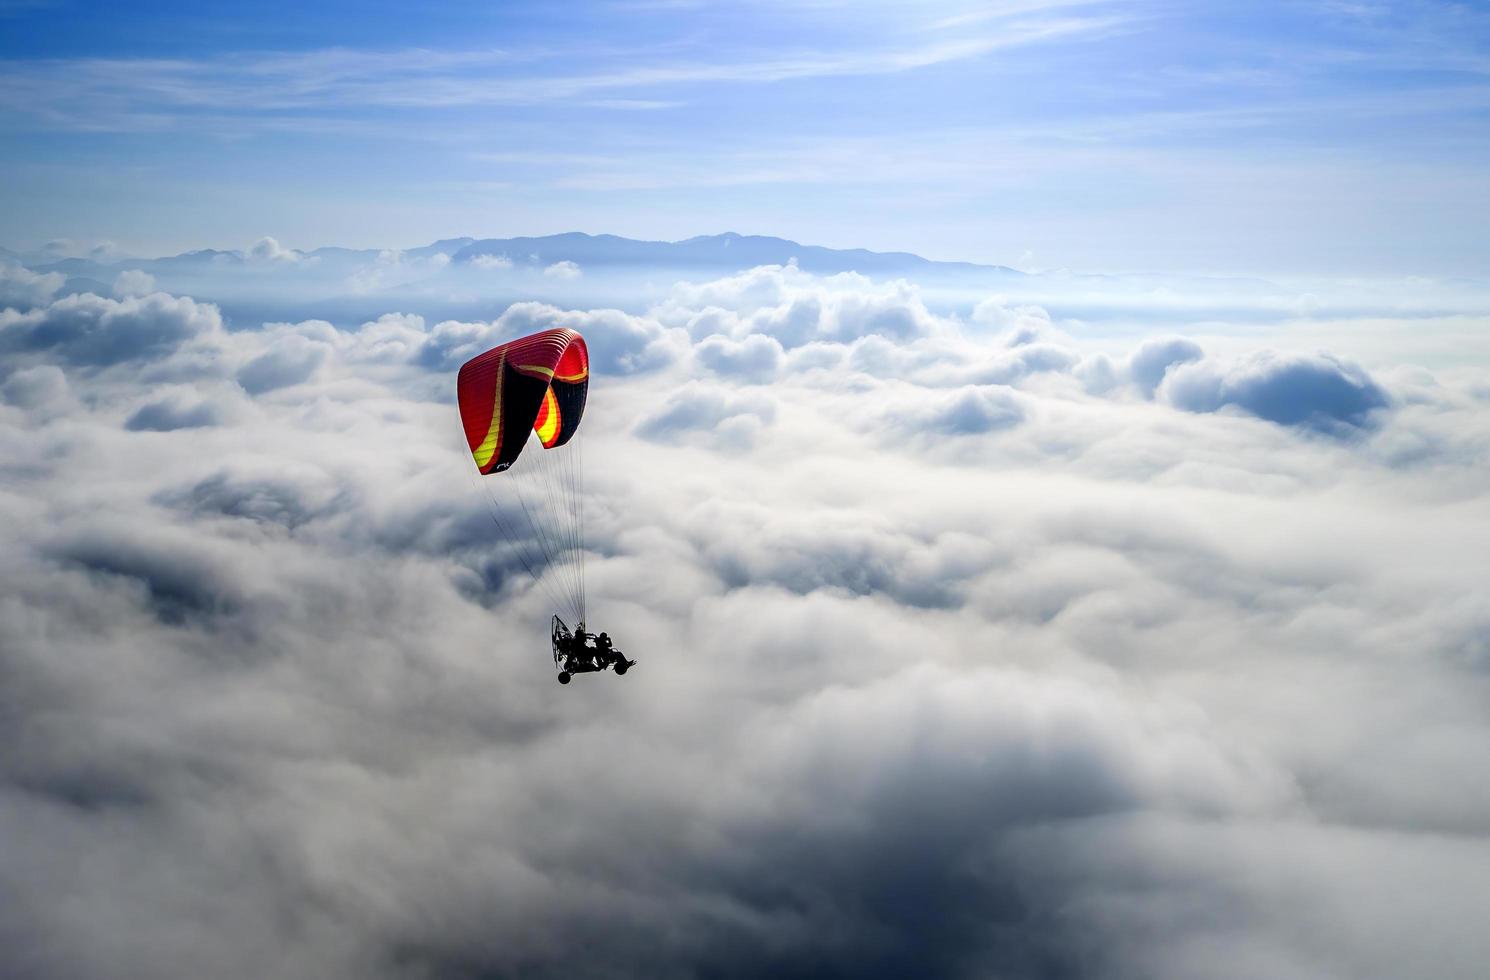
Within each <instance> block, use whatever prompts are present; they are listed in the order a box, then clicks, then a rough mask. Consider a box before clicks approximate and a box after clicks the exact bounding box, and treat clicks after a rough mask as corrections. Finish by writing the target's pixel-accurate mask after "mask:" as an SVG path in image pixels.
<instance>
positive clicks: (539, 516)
mask: <svg viewBox="0 0 1490 980" xmlns="http://www.w3.org/2000/svg"><path fill="white" fill-rule="evenodd" d="M589 385H590V355H589V350H588V348H586V346H585V339H584V338H583V337H581V336H580V335H579V333H578V332H576V331H574V330H568V329H565V328H556V329H553V330H544V331H541V332H539V333H535V334H532V335H531V336H528V337H520V338H518V339H517V340H513V341H510V342H508V343H505V344H502V345H500V346H497V347H493V348H492V349H491V350H489V351H487V352H486V353H484V354H478V355H477V356H476V357H473V358H471V359H470V360H469V361H467V362H466V363H465V364H464V365H462V367H461V369H460V374H459V375H458V376H457V378H456V400H457V402H458V404H459V407H460V419H461V426H462V427H463V429H464V430H465V434H466V443H467V445H468V446H469V447H470V450H471V458H472V459H473V460H475V462H476V469H477V471H478V472H480V473H481V474H482V476H481V477H480V478H478V479H477V480H476V482H478V483H480V484H481V485H482V491H483V493H484V495H485V496H486V498H487V500H488V502H489V503H490V505H491V517H492V521H493V523H495V524H496V526H497V529H498V531H499V532H500V534H501V537H502V538H503V539H505V551H506V555H507V556H509V557H515V558H516V559H517V560H518V561H520V562H521V563H522V566H523V567H524V568H525V569H526V570H527V572H528V574H529V575H531V576H532V579H533V582H534V583H535V584H536V585H537V586H538V587H539V588H540V589H541V590H543V591H544V592H546V593H547V594H548V596H549V598H550V599H552V600H553V601H554V603H555V605H557V606H559V607H560V608H562V609H566V610H568V611H569V612H571V613H573V615H574V616H575V617H576V618H577V619H580V620H583V619H584V615H585V579H584V551H585V542H584V493H583V489H584V488H583V483H584V481H583V467H582V466H581V465H580V458H579V452H578V450H579V448H580V441H578V440H575V438H574V437H575V435H576V433H577V432H578V430H579V424H580V420H581V419H582V418H583V417H584V413H585V397H586V395H587V393H588V391H589ZM530 442H536V443H537V445H536V446H532V445H529V444H530ZM571 442H572V444H571ZM525 448H526V449H527V452H526V453H525V452H524V450H525ZM519 457H521V461H519ZM509 470H510V472H509Z"/></svg>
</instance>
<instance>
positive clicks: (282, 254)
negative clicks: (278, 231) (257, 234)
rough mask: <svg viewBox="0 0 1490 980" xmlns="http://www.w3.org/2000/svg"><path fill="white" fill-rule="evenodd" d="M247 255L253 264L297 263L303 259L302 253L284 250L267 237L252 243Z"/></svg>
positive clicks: (276, 242) (290, 249)
mask: <svg viewBox="0 0 1490 980" xmlns="http://www.w3.org/2000/svg"><path fill="white" fill-rule="evenodd" d="M247 255H248V258H249V259H250V260H251V261H254V262H299V261H301V260H302V259H304V258H305V255H304V254H303V253H301V252H298V251H296V250H295V249H293V248H285V247H284V246H283V245H281V244H280V243H279V242H278V241H276V240H275V239H273V238H270V237H268V236H265V237H263V238H260V239H259V240H258V241H256V242H254V243H253V245H251V246H250V247H249V249H248V252H247Z"/></svg>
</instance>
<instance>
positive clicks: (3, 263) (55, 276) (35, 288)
mask: <svg viewBox="0 0 1490 980" xmlns="http://www.w3.org/2000/svg"><path fill="white" fill-rule="evenodd" d="M65 281H66V277H64V276H63V275H62V274H61V273H58V272H45V273H36V272H32V271H31V270H30V269H28V268H26V267H25V266H23V265H21V264H19V263H17V262H12V261H10V260H8V259H5V260H0V309H4V308H7V307H19V308H20V309H27V308H29V307H32V306H38V305H40V304H42V303H45V302H47V301H48V300H50V299H51V298H52V296H53V295H55V294H56V292H57V290H59V289H61V288H62V284H63V282H65Z"/></svg>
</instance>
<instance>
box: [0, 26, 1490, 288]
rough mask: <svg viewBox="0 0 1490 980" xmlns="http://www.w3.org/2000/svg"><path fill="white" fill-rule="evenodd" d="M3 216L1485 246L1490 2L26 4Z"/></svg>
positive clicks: (76, 236) (235, 243) (932, 240)
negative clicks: (1488, 5)
mask: <svg viewBox="0 0 1490 980" xmlns="http://www.w3.org/2000/svg"><path fill="white" fill-rule="evenodd" d="M0 18H3V21H4V30H3V31H0V139H3V143H0V166H3V167H4V169H5V171H6V174H7V179H6V181H5V182H4V187H3V188H0V208H3V211H4V213H5V214H6V222H5V233H4V234H5V239H6V240H5V241H4V242H3V243H0V244H5V245H7V246H9V247H11V248H13V249H26V248H34V247H38V246H40V245H41V244H43V243H44V242H45V241H47V240H49V239H52V238H59V237H60V238H68V239H72V240H76V241H98V240H108V241H113V242H115V243H117V244H118V245H119V246H120V247H121V248H123V249H125V250H126V251H129V252H131V253H134V254H146V255H148V254H169V253H174V252H178V251H183V250H185V249H188V248H201V247H208V246H212V247H219V248H228V247H242V246H244V245H246V244H248V243H250V242H253V241H256V240H258V239H259V238H261V237H263V236H266V235H269V236H273V237H275V238H276V239H277V240H279V241H282V242H284V243H286V244H287V245H289V246H292V247H297V248H301V249H309V248H314V247H316V246H321V245H345V246H356V247H377V248H408V247H412V246H416V245H423V244H427V243H428V242H430V241H432V240H434V239H436V238H439V237H450V236H454V235H471V236H475V237H506V236H512V235H521V234H547V233H556V232H565V231H576V230H578V231H587V232H592V233H595V232H609V233H614V234H620V235H626V236H630V237H635V238H649V239H666V240H677V239H682V238H687V237H690V236H692V235H697V234H711V233H718V232H724V231H738V232H742V233H760V234H773V235H781V236H784V237H787V238H793V239H795V240H798V241H802V242H805V243H810V244H821V245H829V246H836V247H867V248H874V249H882V250H884V249H903V250H909V251H914V252H918V253H920V254H924V255H927V256H929V257H932V258H938V259H961V260H970V261H980V262H989V263H997V264H1004V265H1010V266H1016V267H1019V268H1025V269H1057V268H1068V269H1076V270H1083V271H1178V270H1183V271H1198V272H1210V273H1222V274H1271V275H1280V274H1284V273H1303V274H1311V275H1312V274H1330V275H1360V274H1392V273H1395V274H1405V275H1451V276H1452V275H1477V274H1480V273H1482V272H1483V270H1484V268H1485V266H1486V263H1487V259H1490V253H1487V246H1486V241H1485V236H1484V234H1483V228H1484V227H1486V226H1487V225H1490V178H1487V177H1486V174H1487V173H1490V153H1487V134H1490V126H1487V125H1486V123H1487V108H1490V104H1487V99H1490V87H1487V72H1490V67H1487V66H1490V60H1487V58H1490V55H1487V44H1490V13H1487V12H1486V11H1485V10H1483V9H1482V8H1481V7H1479V6H1478V5H1475V4H1465V3H1440V2H1419V0H1410V2H1393V3H1374V2H1337V0H1321V2H1302V3H1286V4H1278V3H1267V4H1252V3H1245V4H1243V3H1236V4H1232V3H1206V4H1191V3H1175V2H1169V0H1134V2H1101V0H1070V2H1067V0H1049V2H1040V0H1003V2H987V3H977V4H969V3H959V2H946V3H927V4H914V5H908V4H900V3H877V2H867V3H852V4H851V3H837V2H814V3H771V2H767V3H754V4H714V3H707V2H688V0H679V2H646V0H640V2H623V0H618V2H612V3H598V4H597V3H587V4H566V5H563V6H562V7H555V6H554V5H553V4H546V3H545V4H526V3H504V4H470V3H432V4H421V5H419V6H418V7H417V8H415V7H411V6H409V5H407V4H393V3H335V2H333V3H326V4H316V5H314V7H313V8H312V7H309V6H307V5H305V4H272V3H271V4H255V5H253V6H252V7H245V6H243V5H239V4H216V3H169V2H167V3H149V4H139V3H128V2H124V3H118V4H110V5H106V6H102V7H101V6H99V5H96V4H87V5H84V4H76V3H69V2H66V0H58V2H24V0H23V2H8V3H5V4H4V5H3V6H0Z"/></svg>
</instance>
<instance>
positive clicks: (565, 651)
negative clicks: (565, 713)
mask: <svg viewBox="0 0 1490 980" xmlns="http://www.w3.org/2000/svg"><path fill="white" fill-rule="evenodd" d="M550 634H551V641H552V643H553V648H554V667H555V668H556V669H557V670H558V671H559V683H560V684H568V683H569V679H570V678H571V677H572V676H574V675H575V674H588V673H590V672H591V671H597V670H605V669H606V668H608V667H609V668H612V669H614V670H615V672H616V673H617V674H624V673H626V671H628V670H630V669H631V668H632V667H635V666H636V661H635V660H627V659H626V657H625V655H624V654H622V653H621V651H620V650H617V649H615V647H614V646H613V645H612V644H611V639H610V636H609V635H607V634H605V633H601V634H600V635H599V636H596V635H595V634H594V633H586V632H585V627H584V624H580V626H579V627H578V628H577V629H575V630H574V631H573V632H571V631H570V629H569V625H568V624H567V623H565V622H564V621H563V620H562V619H560V618H559V617H558V616H555V617H554V619H553V623H552V624H551V626H550Z"/></svg>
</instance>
